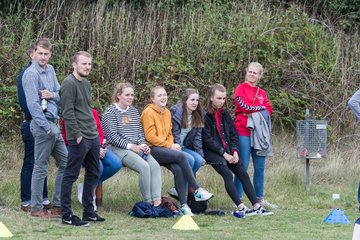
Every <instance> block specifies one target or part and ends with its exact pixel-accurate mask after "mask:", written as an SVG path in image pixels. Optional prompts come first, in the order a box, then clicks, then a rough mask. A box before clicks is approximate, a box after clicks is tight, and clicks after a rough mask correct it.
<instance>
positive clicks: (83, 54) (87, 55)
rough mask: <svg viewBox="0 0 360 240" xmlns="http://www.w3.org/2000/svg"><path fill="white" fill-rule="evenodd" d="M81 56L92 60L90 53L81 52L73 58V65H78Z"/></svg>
mask: <svg viewBox="0 0 360 240" xmlns="http://www.w3.org/2000/svg"><path fill="white" fill-rule="evenodd" d="M79 56H84V57H87V58H92V57H91V54H90V53H88V52H85V51H79V52H77V53H75V54H74V56H73V57H72V62H73V63H76V62H77V60H78V57H79Z"/></svg>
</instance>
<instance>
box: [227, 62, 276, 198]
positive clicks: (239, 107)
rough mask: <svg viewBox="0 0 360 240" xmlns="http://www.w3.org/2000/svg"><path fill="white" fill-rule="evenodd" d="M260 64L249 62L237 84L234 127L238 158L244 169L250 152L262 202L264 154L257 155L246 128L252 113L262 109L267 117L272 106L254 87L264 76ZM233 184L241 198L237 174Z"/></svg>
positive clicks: (255, 185)
mask: <svg viewBox="0 0 360 240" xmlns="http://www.w3.org/2000/svg"><path fill="white" fill-rule="evenodd" d="M263 71H264V70H263V67H262V65H261V64H260V63H257V62H252V63H250V64H249V66H248V67H247V69H246V75H245V81H244V82H242V83H240V84H239V85H238V86H237V87H236V89H235V93H234V100H235V104H236V109H235V121H234V124H235V128H236V130H237V132H238V135H239V141H240V144H239V150H240V159H241V161H242V163H243V165H244V167H245V169H246V170H247V169H248V167H249V161H250V154H251V157H252V160H253V165H254V177H253V184H254V188H255V192H256V197H257V198H258V201H259V202H260V203H261V204H264V203H265V202H264V175H265V156H259V155H258V154H257V151H256V150H255V149H254V148H253V147H251V146H250V130H249V129H248V128H247V127H246V125H247V121H248V117H249V116H250V115H251V114H252V113H255V112H261V113H262V115H263V116H265V117H267V118H270V116H271V114H272V107H271V105H270V102H269V99H268V97H267V95H266V92H265V91H264V90H263V89H262V88H260V87H258V86H257V83H258V82H259V80H260V79H261V77H262V75H263ZM234 183H235V186H236V188H237V191H238V192H239V195H240V199H242V193H243V187H242V184H241V182H240V181H239V179H238V178H237V177H235V178H234Z"/></svg>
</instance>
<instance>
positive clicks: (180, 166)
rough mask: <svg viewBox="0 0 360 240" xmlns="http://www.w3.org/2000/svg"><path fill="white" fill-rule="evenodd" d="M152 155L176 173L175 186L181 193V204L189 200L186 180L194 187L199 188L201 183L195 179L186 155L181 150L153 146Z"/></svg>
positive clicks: (179, 193)
mask: <svg viewBox="0 0 360 240" xmlns="http://www.w3.org/2000/svg"><path fill="white" fill-rule="evenodd" d="M151 155H152V156H153V157H154V158H155V159H156V161H157V162H158V163H159V164H160V166H164V167H166V168H167V169H169V170H170V171H171V172H172V173H173V174H174V182H175V188H176V191H177V192H178V195H179V202H180V204H184V203H186V202H187V201H186V200H187V198H186V194H187V187H186V182H188V183H189V185H190V187H192V188H193V189H195V190H196V189H198V188H199V184H198V183H197V182H196V180H195V176H194V173H193V171H192V170H191V167H190V165H189V162H188V161H187V160H186V155H185V154H183V153H182V152H180V151H176V150H173V149H170V148H164V147H151Z"/></svg>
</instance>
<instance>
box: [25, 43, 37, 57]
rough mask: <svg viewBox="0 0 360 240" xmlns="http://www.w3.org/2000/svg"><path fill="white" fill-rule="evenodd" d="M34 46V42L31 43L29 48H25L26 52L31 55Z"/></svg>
mask: <svg viewBox="0 0 360 240" xmlns="http://www.w3.org/2000/svg"><path fill="white" fill-rule="evenodd" d="M35 48H36V47H35V43H31V45H30V46H29V48H28V49H27V50H26V54H27V55H28V56H29V57H31V54H32V53H33V52H34V50H35Z"/></svg>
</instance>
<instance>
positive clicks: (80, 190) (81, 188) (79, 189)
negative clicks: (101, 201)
mask: <svg viewBox="0 0 360 240" xmlns="http://www.w3.org/2000/svg"><path fill="white" fill-rule="evenodd" d="M83 191H84V184H83V183H81V182H80V183H79V184H78V185H77V199H78V200H79V203H81V204H82V195H83Z"/></svg>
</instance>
